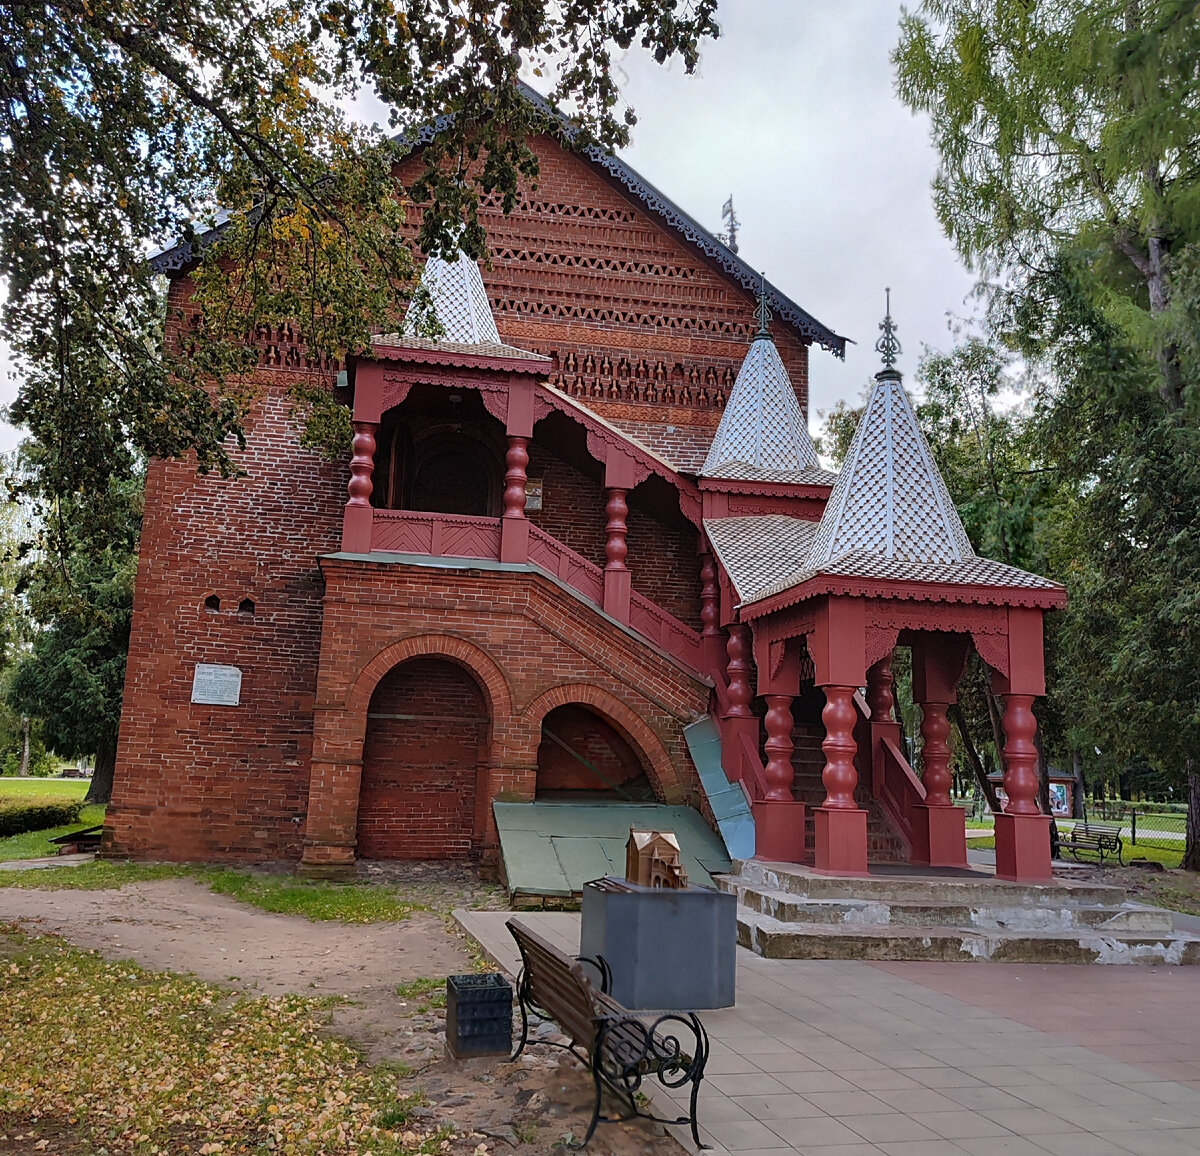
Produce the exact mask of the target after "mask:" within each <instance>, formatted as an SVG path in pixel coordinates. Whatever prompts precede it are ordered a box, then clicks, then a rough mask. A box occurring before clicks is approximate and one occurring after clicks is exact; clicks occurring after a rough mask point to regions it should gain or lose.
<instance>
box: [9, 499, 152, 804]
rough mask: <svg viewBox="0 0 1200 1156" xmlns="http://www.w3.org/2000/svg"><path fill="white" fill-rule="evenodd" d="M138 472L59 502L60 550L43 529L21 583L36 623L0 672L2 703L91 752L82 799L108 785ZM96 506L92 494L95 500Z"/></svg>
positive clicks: (59, 746) (97, 796) (67, 746)
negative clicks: (6, 672) (83, 504)
mask: <svg viewBox="0 0 1200 1156" xmlns="http://www.w3.org/2000/svg"><path fill="white" fill-rule="evenodd" d="M140 483H141V479H140V478H137V477H134V478H132V479H131V480H129V481H126V482H123V483H120V484H114V485H113V486H112V487H111V488H110V492H109V494H108V495H107V500H106V502H105V503H104V504H103V509H95V508H93V509H87V508H81V509H78V510H77V509H75V508H73V507H71V506H70V505H69V504H66V503H63V504H60V507H59V509H58V510H57V511H56V513H57V515H58V517H59V519H60V527H59V531H58V532H59V534H60V536H61V538H62V539H64V540H66V541H67V542H68V543H69V546H70V549H69V552H68V553H67V554H66V555H65V556H64V555H62V554H60V553H59V552H58V551H57V550H50V549H48V548H47V539H46V537H45V536H43V539H42V543H41V546H40V548H38V549H36V550H35V551H34V552H33V554H32V555H31V557H30V559H29V561H27V563H26V565H25V573H24V577H23V585H24V590H25V597H26V598H27V599H28V603H29V608H30V614H31V616H32V618H33V620H34V622H35V623H36V625H37V630H36V632H35V633H34V635H33V638H32V643H31V645H30V647H29V649H28V650H27V652H26V653H24V654H23V655H22V656H21V657H20V658H19V659H18V660H17V662H16V664H15V666H14V668H13V670H12V672H11V675H10V677H9V681H8V689H7V694H6V698H7V701H8V704H9V705H10V707H12V708H14V709H16V710H18V711H21V712H23V713H24V714H26V715H29V716H31V717H34V718H37V719H38V720H40V733H41V736H42V738H43V739H44V741H45V742H46V744H47V745H48V746H50V747H52V748H53V749H54V750H55V751H56V752H57V753H58V754H60V755H64V756H66V757H68V758H73V757H77V756H81V755H88V756H91V755H94V756H95V760H96V761H95V770H94V773H93V775H92V781H91V785H90V787H89V789H88V794H87V801H88V802H89V803H107V802H108V801H109V798H110V796H111V794H112V782H113V768H114V765H115V761H116V753H117V731H118V727H119V724H120V721H121V695H122V691H123V689H124V683H125V659H126V655H127V652H128V649H129V629H130V623H131V620H132V616H133V583H134V576H135V574H136V571H137V554H136V550H137V536H138V530H139V526H140V515H141V501H142V493H141V484H140ZM96 505H97V506H98V505H99V503H97V504H96Z"/></svg>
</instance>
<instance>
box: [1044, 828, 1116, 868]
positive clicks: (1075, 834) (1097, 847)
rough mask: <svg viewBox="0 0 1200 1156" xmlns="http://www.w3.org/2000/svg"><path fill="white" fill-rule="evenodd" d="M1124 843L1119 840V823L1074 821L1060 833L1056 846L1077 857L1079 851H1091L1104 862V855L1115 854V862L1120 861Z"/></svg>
mask: <svg viewBox="0 0 1200 1156" xmlns="http://www.w3.org/2000/svg"><path fill="white" fill-rule="evenodd" d="M1123 846H1124V844H1123V843H1122V841H1121V827H1120V825H1119V824H1118V825H1116V826H1113V825H1112V824H1108V823H1088V822H1087V821H1084V822H1083V823H1076V824H1075V825H1074V826H1073V827H1072V828H1071V829H1070V830H1069V831H1066V832H1063V833H1060V835H1059V837H1058V847H1059V850H1060V851H1070V852H1071V854H1072V855H1073V856H1074V857H1075V858H1076V859H1078V858H1079V852H1080V851H1092V852H1094V853H1095V854H1096V855H1098V856H1099V857H1100V862H1101V863H1103V862H1104V856H1105V855H1115V856H1116V857H1117V863H1118V864H1120V863H1121V853H1122V848H1123Z"/></svg>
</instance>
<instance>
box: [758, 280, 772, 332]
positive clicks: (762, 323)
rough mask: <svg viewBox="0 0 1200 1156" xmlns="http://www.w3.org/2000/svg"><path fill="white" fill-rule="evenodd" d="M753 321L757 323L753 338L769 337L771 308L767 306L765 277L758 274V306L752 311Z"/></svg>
mask: <svg viewBox="0 0 1200 1156" xmlns="http://www.w3.org/2000/svg"><path fill="white" fill-rule="evenodd" d="M754 320H755V321H757V322H758V332H757V333H755V335H754V336H755V337H770V336H771V307H770V306H769V305H768V304H767V275H766V274H765V273H760V274H759V281H758V306H757V307H756V308H755V310H754Z"/></svg>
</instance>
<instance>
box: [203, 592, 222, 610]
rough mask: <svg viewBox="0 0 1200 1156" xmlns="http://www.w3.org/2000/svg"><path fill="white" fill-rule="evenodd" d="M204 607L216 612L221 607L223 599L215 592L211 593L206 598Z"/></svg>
mask: <svg viewBox="0 0 1200 1156" xmlns="http://www.w3.org/2000/svg"><path fill="white" fill-rule="evenodd" d="M204 609H205V610H208V611H210V612H211V613H213V614H216V612H217V611H218V610H220V609H221V600H220V599H219V598H218V597H217V596H216V595H215V594H210V595H209V596H208V597H207V598H206V599H205V600H204Z"/></svg>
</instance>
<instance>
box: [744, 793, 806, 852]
mask: <svg viewBox="0 0 1200 1156" xmlns="http://www.w3.org/2000/svg"><path fill="white" fill-rule="evenodd" d="M754 857H755V858H756V859H770V860H771V861H772V862H775V863H803V862H804V804H803V803H788V802H785V801H783V800H778V801H771V800H769V799H768V800H764V801H763V802H761V803H755V804H754Z"/></svg>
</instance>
